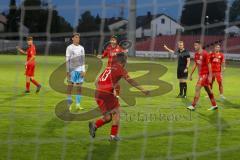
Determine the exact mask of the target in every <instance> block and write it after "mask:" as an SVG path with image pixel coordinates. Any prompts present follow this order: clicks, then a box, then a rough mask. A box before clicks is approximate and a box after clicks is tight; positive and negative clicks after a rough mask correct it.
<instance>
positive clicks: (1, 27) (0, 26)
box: [0, 23, 4, 32]
mask: <svg viewBox="0 0 240 160" xmlns="http://www.w3.org/2000/svg"><path fill="white" fill-rule="evenodd" d="M3 31H4V24H2V23H0V32H3Z"/></svg>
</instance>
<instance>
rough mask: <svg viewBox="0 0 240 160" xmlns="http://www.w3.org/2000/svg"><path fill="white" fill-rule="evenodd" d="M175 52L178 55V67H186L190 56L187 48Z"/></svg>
mask: <svg viewBox="0 0 240 160" xmlns="http://www.w3.org/2000/svg"><path fill="white" fill-rule="evenodd" d="M174 54H176V55H177V56H178V68H181V69H185V68H186V66H187V59H188V58H190V54H189V52H188V51H187V50H183V51H182V52H181V51H180V50H177V51H176V52H175V53H174Z"/></svg>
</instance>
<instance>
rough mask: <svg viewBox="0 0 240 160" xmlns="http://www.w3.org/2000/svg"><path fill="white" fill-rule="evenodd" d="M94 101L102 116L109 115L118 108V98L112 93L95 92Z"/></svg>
mask: <svg viewBox="0 0 240 160" xmlns="http://www.w3.org/2000/svg"><path fill="white" fill-rule="evenodd" d="M95 100H96V102H97V104H98V107H99V108H100V110H101V112H102V114H106V113H109V112H111V111H112V110H114V109H117V108H119V106H120V104H119V101H118V98H117V97H115V96H114V94H113V93H106V92H101V91H96V93H95Z"/></svg>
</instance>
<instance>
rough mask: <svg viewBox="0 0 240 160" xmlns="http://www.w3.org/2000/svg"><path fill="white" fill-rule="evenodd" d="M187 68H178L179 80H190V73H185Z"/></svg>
mask: <svg viewBox="0 0 240 160" xmlns="http://www.w3.org/2000/svg"><path fill="white" fill-rule="evenodd" d="M184 69H185V68H178V69H177V78H178V79H187V78H188V72H186V73H184Z"/></svg>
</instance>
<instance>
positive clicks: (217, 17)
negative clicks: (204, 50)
mask: <svg viewBox="0 0 240 160" xmlns="http://www.w3.org/2000/svg"><path fill="white" fill-rule="evenodd" d="M195 2H196V3H195ZM206 2H207V1H206ZM203 7H204V4H203V2H198V0H185V5H184V7H183V11H182V16H181V23H182V24H183V25H185V26H193V25H199V26H200V25H201V20H202V15H203V14H202V12H203V9H204V8H203ZM226 8H227V0H223V1H216V2H207V8H206V14H205V16H208V17H209V18H208V19H206V18H204V22H203V23H206V20H207V21H208V23H210V24H212V23H218V22H223V21H224V19H225V10H226ZM196 30H201V28H200V27H199V28H198V29H196Z"/></svg>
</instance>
